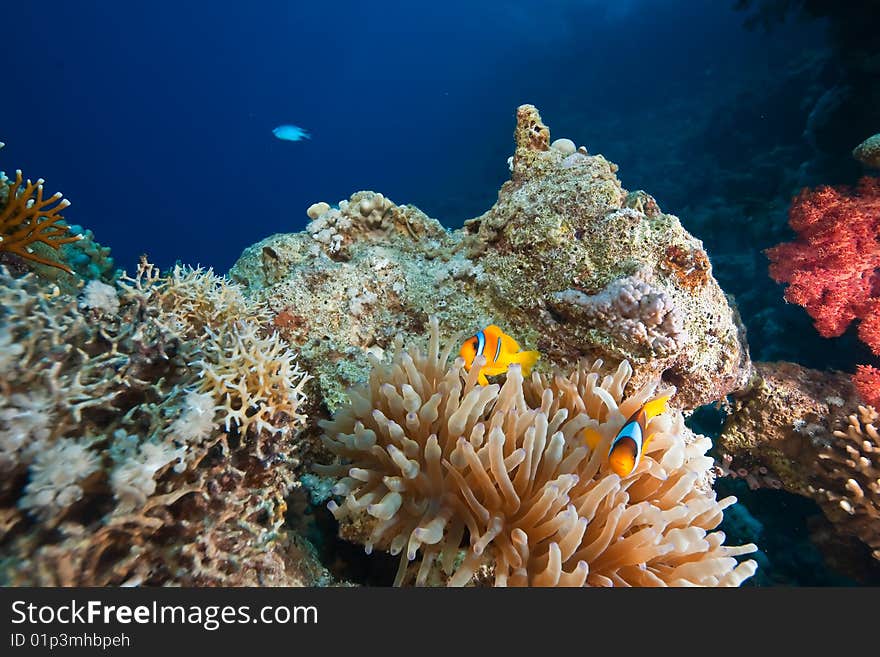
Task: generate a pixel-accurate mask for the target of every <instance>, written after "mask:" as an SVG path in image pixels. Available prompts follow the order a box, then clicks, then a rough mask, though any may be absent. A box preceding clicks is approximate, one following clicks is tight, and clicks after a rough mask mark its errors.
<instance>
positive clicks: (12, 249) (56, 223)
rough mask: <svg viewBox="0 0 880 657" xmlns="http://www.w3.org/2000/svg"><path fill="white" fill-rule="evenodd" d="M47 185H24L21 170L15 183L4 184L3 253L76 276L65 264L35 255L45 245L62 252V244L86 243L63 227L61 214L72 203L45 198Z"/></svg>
mask: <svg viewBox="0 0 880 657" xmlns="http://www.w3.org/2000/svg"><path fill="white" fill-rule="evenodd" d="M44 182H45V181H44V180H43V179H42V178H40V179H38V180H37V182H35V183H34V182H31V181H30V180H27V181H24V180H23V179H22V175H21V171H20V170H19V171H16V172H15V182H8V181H5V182H4V185H5V187H6V193H5V196H6V201H5V205H4V206H3V208H2V209H0V251H7V252H9V253H14V254H15V255H17V256H20V257H22V258H24V259H26V260H31V261H33V262H38V263H40V264H43V265H49V266H50V267H57V268H58V269H63V270H64V271H66V272H67V273H72V270H71V269H70V267H68V266H67V265H66V264H64V263H63V262H60V261H58V260H52V259H50V258H47V257H43V256H41V255H39V254H37V253H34V251H33V248H32V246H33V245H34V244H36V243H41V244H45V245H46V246H48V247H51V248H53V249H58V247H59V246H61V245H62V244H70V243H71V242H77V241H79V240H81V239H83V236H82V235H70V234H69V232H68V230H69V229H68V227H67V226H66V225H64V224H62V223H60V222H61V221H62V220H63V219H64V217H63V216H61V214H60V212H61V211H62V210H64V208H66V207H67V206H69V205H70V201H68V200H67V199H65V198H63V196H62V195H61V194H60V193H56V194H53V195H52V196H50V197H49V198H43V183H44Z"/></svg>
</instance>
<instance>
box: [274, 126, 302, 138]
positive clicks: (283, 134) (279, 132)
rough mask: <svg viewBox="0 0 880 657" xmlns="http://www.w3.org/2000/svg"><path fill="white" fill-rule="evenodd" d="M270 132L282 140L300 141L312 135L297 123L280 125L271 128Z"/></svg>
mask: <svg viewBox="0 0 880 657" xmlns="http://www.w3.org/2000/svg"><path fill="white" fill-rule="evenodd" d="M272 134H273V135H275V136H276V137H278V139H283V140H284V141H301V140H303V139H311V138H312V136H311V135H310V134H309V133H308V132H306V131H305V130H303V129H302V128H300V127H299V126H298V125H280V126H278V127H277V128H273V129H272Z"/></svg>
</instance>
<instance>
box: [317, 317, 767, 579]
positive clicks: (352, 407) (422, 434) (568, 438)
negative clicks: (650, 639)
mask: <svg viewBox="0 0 880 657" xmlns="http://www.w3.org/2000/svg"><path fill="white" fill-rule="evenodd" d="M430 327H431V335H430V339H429V344H428V349H427V353H425V352H422V351H421V350H419V349H409V350H402V349H399V350H398V351H397V352H396V353H395V354H394V356H393V358H392V361H391V363H390V364H382V363H380V362H378V360H376V359H375V358H374V359H373V360H374V362H373V369H372V370H371V373H370V377H369V381H368V383H367V384H366V385H365V386H363V387H361V388H359V389H356V390H354V391H352V393H351V401H350V403H349V404H347V405H345V406H343V407H342V408H340V409H339V410H338V411H337V413H336V414H335V416H334V418H333V419H332V420H331V421H327V422H323V423H322V424H321V426H322V428H323V429H324V432H325V434H324V441H325V444H326V446H327V447H328V449H329V450H330V451H331V452H333V453H334V454H336V455H337V456H338V457H339V461H338V462H337V463H335V464H331V465H327V466H315V468H316V470H317V471H318V473H319V474H322V475H330V476H336V477H339V478H340V479H339V481H338V483H337V484H336V486H335V488H334V489H333V492H334V493H335V494H336V495H338V496H340V497H341V503H336V502H331V504H330V508H331V510H332V511H333V513H334V515H335V516H336V518H337V519H338V520H339V521H340V523H341V534H342V536H343V537H345V538H349V539H351V540H356V541H359V542H361V543H363V544H364V545H365V547H366V549H367V551H368V552H369V551H372V550H374V549H380V550H387V551H389V552H390V553H391V554H398V553H400V554H402V556H401V560H400V568H399V570H398V575H397V579H396V583H397V584H404V583H408V582H414V583H415V584H418V585H425V584H436V583H439V582H443V581H445V582H446V583H447V584H448V585H453V586H454V585H467V584H469V583H472V582H476V583H489V582H492V583H494V584H495V585H511V586H515V585H518V586H523V585H534V586H555V585H559V586H582V585H596V586H679V585H681V586H683V585H707V586H718V585H721V586H724V585H733V586H735V585H739V584H740V583H741V582H742V581H743V580H745V579H747V578H748V577H750V576H751V575H752V574H753V573H754V572H755V567H756V565H755V562H753V561H750V560H748V561H744V562H742V563H738V561H737V559H736V557H737V556H739V555H742V554H747V553H750V552H753V551H754V550H755V549H756V548H755V546H753V545H744V546H740V547H730V546H725V545H723V542H724V538H725V537H724V534H723V533H722V532H720V531H712V530H713V529H715V528H716V527H717V526H718V524H719V523H720V522H721V520H722V516H723V509H724V508H725V507H727V506H729V505H730V504H733V503H734V502H735V501H736V500H735V499H734V498H727V499H724V500H720V501H719V500H717V499H716V496H715V493H714V491H713V490H712V488H711V484H712V459H710V458H708V457H707V456H705V452H706V450H707V449H708V448H709V447H710V445H711V443H710V441H709V439H708V438H705V437H703V436H697V435H694V434H692V433H691V432H690V431H689V430H688V429H686V428H685V426H684V422H683V418H682V416H681V414H680V412H678V411H672V412H669V413H666V414H663V415H661V416H658V417H656V418H654V419H652V420H651V423H650V425H649V426H650V429H649V430H650V432H652V433H653V434H655V435H654V438H653V440H652V442H651V443H650V446H649V447H648V451H647V454H645V455H644V457H643V458H642V459H641V461H640V463H639V465H638V467H637V468H636V470H635V471H634V472H633V473H632V474H631V475H629V476H627V477H625V478H621V477H619V476H618V475H616V474H614V473H613V472H611V470H610V469H609V466H608V463H607V458H606V456H607V453H608V449H609V447H610V444H611V441H612V439H613V438H614V436H615V434H616V433H617V431H618V430H619V429H620V427H621V426H622V425H623V424H624V422H625V421H626V420H627V418H628V417H629V416H630V415H631V414H632V413H633V412H635V411H636V410H637V409H638V408H639V407H640V406H641V405H642V404H644V403H645V402H647V401H648V400H649V399H651V398H652V396H654V395H655V388H656V382H655V383H654V384H653V385H646V386H643V387H640V388H639V389H638V390H636V391H635V392H634V393H633V394H631V395H625V394H624V389H625V387H626V385H627V383H628V381H629V379H630V376H631V374H632V369H631V368H630V367H629V365H628V363H626V362H623V363H621V364H620V365H619V367H618V368H617V370H616V371H615V372H614V373H612V374H608V375H604V376H603V375H602V373H601V372H602V363H601V361H597V362H595V363H594V364H593V365H592V366H591V367H587V366H585V365H582V366H580V367H578V368H577V369H575V371H574V372H573V373H572V374H571V375H570V376H568V377H563V376H562V375H559V374H556V375H553V376H549V377H548V376H542V375H540V374H538V373H533V375H532V377H531V379H530V380H528V381H523V378H522V374H521V371H520V367H519V366H518V365H513V366H511V368H510V369H509V370H508V372H507V377H506V380H505V382H504V383H503V384H501V385H500V384H498V383H494V384H491V385H488V386H480V385H477V373H478V370H479V367H478V366H477V367H474V368H472V370H471V372H470V373H467V372H466V371H465V370H464V367H463V366H464V362H463V360H462V359H461V358H458V359H456V360H455V361H453V362H452V363H450V362H449V357H450V351H451V350H452V349H453V348H454V347H455V346H456V344H455V343H454V342H453V343H450V344H449V345H448V346H447V347H446V349H445V350H441V345H440V337H439V326H438V322H437V319H436V317H432V318H431V321H430ZM478 358H480V359H482V358H484V357H483V356H479V357H478ZM587 428H592V429H595V430H597V431H598V432H599V433H600V434H601V436H602V439H601V441H600V443H599V445H598V446H597V448H596V449H595V450H593V451H591V450H590V449H589V448H588V447H587V445H586V443H585V440H584V436H583V434H584V430H585V429H587ZM415 561H418V568H417V570H416V572H415V573H413V572H411V570H410V569H409V568H408V567H407V566H408V565H409V564H410V563H411V562H415Z"/></svg>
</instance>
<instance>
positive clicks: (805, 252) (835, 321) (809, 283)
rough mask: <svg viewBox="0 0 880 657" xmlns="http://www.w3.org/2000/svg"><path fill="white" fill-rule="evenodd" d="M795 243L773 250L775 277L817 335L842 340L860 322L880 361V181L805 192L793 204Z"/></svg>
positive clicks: (867, 180)
mask: <svg viewBox="0 0 880 657" xmlns="http://www.w3.org/2000/svg"><path fill="white" fill-rule="evenodd" d="M789 225H790V226H791V227H792V228H793V229H794V230H795V232H797V233H798V239H797V241H795V242H787V243H785V244H779V245H778V246H775V247H773V248H772V249H768V250H767V252H766V253H767V256H768V257H769V258H770V262H771V264H770V276H772V277H773V279H774V280H775V281H777V282H779V283H788V284H789V285H788V288H787V289H786V291H785V299H786V300H787V301H789V302H791V303H796V304H798V305H801V306H803V307H804V308H805V309H806V311H807V312H808V313H809V314H810V317H812V318H813V321H814V323H815V326H816V330H817V331H819V334H820V335H822V336H824V337H826V338H830V337H836V336H838V335H841V334H842V333H843V332H844V331H845V330H846V329H847V327H848V326H849V325H850V323H851V322H852V321H853V320H856V319H860V320H861V325H860V327H859V337H860V338H861V339H862V340H863V341H864V342H865V343H866V344H867V345H868V346H870V347H871V349H872V350H873V351H874V353H875V354H878V355H880V319H878V316H880V178H870V177H865V178H863V179H862V180H861V181H859V185H858V188H857V189H856V190H852V189H849V188H845V187H842V188H833V187H817V188H816V189H812V190H811V189H805V190H803V191H802V192H801V193H800V194H798V196H796V197H795V199H794V201H793V202H792V205H791V209H790V211H789Z"/></svg>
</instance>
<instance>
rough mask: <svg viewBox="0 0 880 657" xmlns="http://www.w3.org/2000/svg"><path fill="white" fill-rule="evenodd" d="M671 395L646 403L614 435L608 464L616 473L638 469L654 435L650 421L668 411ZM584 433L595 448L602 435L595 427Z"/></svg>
mask: <svg viewBox="0 0 880 657" xmlns="http://www.w3.org/2000/svg"><path fill="white" fill-rule="evenodd" d="M669 397H670V395H663V396H661V397H657V399H653V400H651V401H649V402H648V403H646V404H645V405H644V406H642V407H641V408H640V409H639V410H637V411H636V412H635V413H633V414H632V415H631V416H630V418H629V419H628V420H627V421H626V423H625V424H624V425H623V426H622V427H621V428H620V431H618V432H617V435H616V436H614V440H612V441H611V448H610V449H609V450H608V464H609V465H610V466H611V470H612V471H613V472H614V473H616V474H617V475H619V476H621V477H626V476H628V475H630V474H632V472H633V470H635V469H636V466H637V465H638V464H639V461H640V460H641V458H642V454H644V453H645V450H646V449H647V448H648V443H650V442H651V438H653V437H654V436H653V434H649V433H648V421H649V420H650V419H651V418H652V417H656V416H657V415H660V414H661V413H663V412H664V411H666V402H668V401H669ZM584 434H585V437H586V440H587V444H588V445H589V446H590V448H591V449H595V447H596V445H598V444H599V441H600V440H601V438H602V436H601V435H600V434H599V432H598V431H597V430H596V429H593V428H589V429H587V430H586V431H585V432H584Z"/></svg>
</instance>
